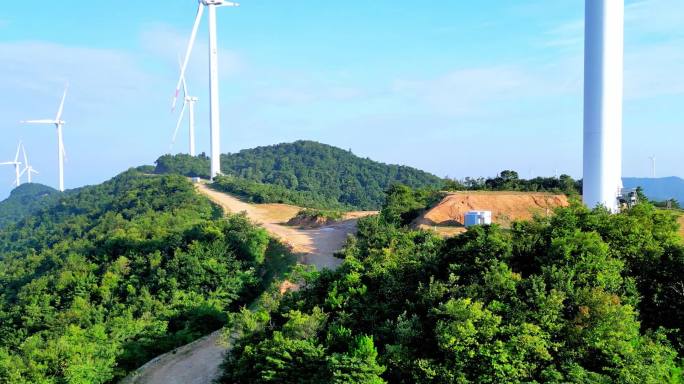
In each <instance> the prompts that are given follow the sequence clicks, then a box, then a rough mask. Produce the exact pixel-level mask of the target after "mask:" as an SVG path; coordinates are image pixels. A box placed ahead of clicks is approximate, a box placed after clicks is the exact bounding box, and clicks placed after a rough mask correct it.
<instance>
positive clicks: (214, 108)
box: [172, 0, 240, 179]
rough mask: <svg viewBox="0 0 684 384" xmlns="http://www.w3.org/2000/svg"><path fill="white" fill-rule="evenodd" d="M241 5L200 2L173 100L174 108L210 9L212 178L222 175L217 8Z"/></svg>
mask: <svg viewBox="0 0 684 384" xmlns="http://www.w3.org/2000/svg"><path fill="white" fill-rule="evenodd" d="M238 6H240V4H238V3H234V2H231V1H224V0H199V8H197V16H195V24H194V25H193V27H192V32H191V34H190V41H189V42H188V48H187V50H186V52H185V59H184V60H183V65H182V66H181V73H180V78H179V79H178V84H177V85H176V94H175V96H174V98H173V103H172V108H175V107H176V102H177V100H178V94H179V93H180V89H181V85H182V83H183V79H184V77H185V70H186V69H187V67H188V61H189V59H190V54H191V53H192V48H193V46H194V45H195V39H196V38H197V29H198V28H199V24H200V22H201V21H202V15H203V14H204V7H207V8H208V9H209V113H210V125H211V174H210V175H211V178H212V179H213V178H214V177H216V176H218V175H220V174H221V118H220V115H219V107H220V106H219V76H218V71H219V67H218V42H217V40H216V7H238Z"/></svg>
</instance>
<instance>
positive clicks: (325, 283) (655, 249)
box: [223, 187, 684, 383]
mask: <svg viewBox="0 0 684 384" xmlns="http://www.w3.org/2000/svg"><path fill="white" fill-rule="evenodd" d="M422 204H423V203H422V202H421V199H420V193H417V192H414V191H411V190H410V189H406V188H403V187H395V188H393V189H392V191H391V193H390V195H389V196H388V202H387V203H386V204H385V209H384V210H383V212H382V213H381V215H380V216H375V217H368V218H364V219H362V220H360V222H359V231H358V234H357V236H356V237H355V238H352V239H350V240H349V242H348V243H347V246H346V248H345V250H344V251H343V253H344V256H345V262H344V264H343V265H342V266H341V267H340V268H339V269H338V270H337V271H327V270H326V271H323V272H320V273H316V274H314V275H312V276H307V277H306V280H305V281H304V284H305V287H306V288H304V289H302V290H300V291H298V292H293V293H290V294H288V295H286V296H285V297H284V298H283V299H282V300H281V301H280V302H279V303H273V302H269V303H270V304H269V306H268V307H269V308H268V310H261V311H259V312H258V314H259V315H258V316H259V320H257V321H254V319H255V315H254V314H247V313H246V312H244V313H242V314H239V315H237V316H236V317H235V318H234V319H233V321H234V323H235V324H240V323H242V324H245V323H247V320H251V323H250V324H251V327H249V329H247V328H246V327H241V328H240V329H241V330H242V331H241V334H242V335H243V337H242V338H241V339H240V340H239V341H238V342H237V343H236V345H235V346H234V349H233V353H232V354H231V356H229V357H228V358H227V360H226V366H225V377H224V378H223V382H225V383H234V382H254V383H270V382H299V383H327V382H336V381H335V380H338V379H339V380H340V381H338V382H345V383H352V382H367V383H381V382H383V381H386V382H391V383H468V382H478V383H503V382H506V383H522V382H527V383H531V382H550V383H563V382H578V383H681V382H682V376H681V375H682V366H681V360H679V359H680V358H681V354H680V353H681V352H682V351H683V350H684V348H682V347H683V345H682V329H684V313H682V308H684V295H682V294H681V293H682V291H681V287H682V286H684V285H683V283H684V280H682V279H683V278H682V276H684V269H683V268H684V246H682V243H681V240H680V239H679V238H678V237H677V234H676V231H677V225H676V222H675V221H674V220H675V219H674V216H673V215H671V214H670V213H668V212H663V211H660V210H657V209H655V208H653V207H652V206H650V205H648V204H641V205H638V206H636V207H634V208H632V209H631V210H629V211H627V212H625V213H622V214H618V215H611V214H609V213H608V212H606V211H604V210H601V209H596V210H593V211H590V210H588V209H586V208H584V207H583V206H581V205H579V204H577V205H573V206H571V207H567V208H560V209H558V211H557V212H556V215H555V216H553V217H549V218H537V219H535V220H533V221H529V222H520V223H515V224H514V225H513V227H512V228H511V229H510V230H503V229H501V228H500V227H498V226H477V227H473V228H471V229H470V230H469V231H468V232H467V233H465V234H463V235H459V236H457V237H454V238H449V239H442V238H439V237H437V236H435V235H433V234H431V233H429V232H424V231H415V230H411V229H410V228H407V227H402V226H401V224H402V223H403V222H405V221H406V219H405V218H403V217H402V215H403V214H406V213H408V212H410V211H411V210H412V209H413V208H412V207H413V206H414V205H415V206H416V207H418V206H420V205H422ZM402 207H403V209H402ZM241 318H244V319H246V320H240V319H241ZM668 339H669V340H668ZM678 351H679V352H678ZM298 372H303V374H301V375H297V373H298ZM281 378H288V380H290V379H291V380H292V381H288V380H283V381H280V380H281Z"/></svg>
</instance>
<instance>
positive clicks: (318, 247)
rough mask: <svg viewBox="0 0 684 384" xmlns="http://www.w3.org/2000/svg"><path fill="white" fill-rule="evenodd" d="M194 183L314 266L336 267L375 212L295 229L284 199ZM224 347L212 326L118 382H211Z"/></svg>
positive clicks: (292, 209) (290, 208)
mask: <svg viewBox="0 0 684 384" xmlns="http://www.w3.org/2000/svg"><path fill="white" fill-rule="evenodd" d="M197 189H198V191H199V192H200V193H202V194H204V195H206V196H207V197H209V199H211V200H212V201H213V202H215V203H216V204H219V205H220V206H221V207H223V209H224V210H225V211H226V212H232V213H240V212H245V214H246V215H247V217H249V218H250V219H251V220H252V221H253V222H254V223H256V224H258V225H260V226H262V227H263V228H265V229H266V230H267V231H268V232H269V233H270V234H271V235H272V236H274V237H276V238H278V239H280V240H281V241H282V242H283V243H284V244H287V245H289V246H290V248H291V249H292V251H293V252H294V253H296V254H298V256H299V262H300V263H302V264H311V265H315V266H316V267H317V268H318V269H323V268H336V267H337V266H339V265H340V264H341V262H342V260H340V259H338V258H336V257H334V256H333V255H334V253H335V252H337V251H339V250H340V249H341V248H342V246H343V245H344V242H345V241H346V239H347V236H348V235H349V234H351V233H354V232H355V231H356V222H357V220H358V219H359V218H360V217H363V216H368V215H372V214H376V213H377V212H350V213H348V214H347V215H346V216H345V220H343V221H341V222H338V223H335V224H331V225H327V226H323V227H321V228H316V229H306V230H305V229H299V228H295V227H289V226H286V225H283V224H284V223H286V222H287V221H288V220H290V219H291V218H293V217H294V216H296V215H297V212H299V211H300V208H299V207H295V206H292V205H285V204H260V205H254V204H248V203H245V202H243V201H241V200H239V199H237V198H235V197H233V196H231V195H228V194H225V193H222V192H217V191H214V190H213V189H210V188H208V187H207V186H206V185H204V184H198V185H197ZM226 350H227V348H226V346H225V345H224V343H221V331H216V332H214V333H212V334H211V335H208V336H206V337H204V338H202V339H199V340H197V341H194V342H192V343H190V344H187V345H185V346H183V347H180V348H178V349H176V350H175V351H173V352H169V353H167V354H164V355H161V356H159V357H157V358H155V359H154V360H152V361H150V362H148V363H147V364H145V365H144V366H142V367H141V368H140V369H138V370H137V371H136V372H135V373H134V374H132V375H131V376H129V377H127V378H126V379H124V380H123V381H122V382H121V383H122V384H210V383H211V382H212V380H213V379H214V378H216V377H217V375H218V373H219V366H220V364H221V363H222V362H223V355H224V353H225V352H226Z"/></svg>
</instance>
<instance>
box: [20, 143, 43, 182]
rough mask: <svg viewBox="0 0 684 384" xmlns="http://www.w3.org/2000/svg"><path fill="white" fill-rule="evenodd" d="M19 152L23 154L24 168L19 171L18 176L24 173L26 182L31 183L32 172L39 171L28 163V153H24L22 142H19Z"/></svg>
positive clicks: (24, 148) (24, 147)
mask: <svg viewBox="0 0 684 384" xmlns="http://www.w3.org/2000/svg"><path fill="white" fill-rule="evenodd" d="M21 152H22V153H23V154H24V170H23V171H21V174H19V176H20V177H21V176H24V173H25V174H26V178H27V179H28V183H29V184H31V183H32V182H33V181H32V180H31V175H32V174H34V173H35V174H39V173H40V172H38V171H36V170H35V169H34V168H33V166H32V165H31V164H29V161H28V155H27V154H26V146H24V144H23V143H22V144H21Z"/></svg>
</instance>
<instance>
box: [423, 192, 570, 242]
mask: <svg viewBox="0 0 684 384" xmlns="http://www.w3.org/2000/svg"><path fill="white" fill-rule="evenodd" d="M567 205H568V198H567V196H565V195H554V194H548V193H523V192H455V193H450V194H448V195H447V196H446V197H445V198H444V199H442V201H441V202H440V203H439V204H437V205H436V206H435V207H434V208H432V209H429V210H428V211H427V212H425V214H423V215H422V216H420V217H419V218H418V219H416V221H414V225H415V226H416V227H419V228H424V229H433V230H436V231H437V232H439V233H442V234H444V235H453V234H457V233H460V232H463V231H464V230H465V229H463V222H464V216H465V214H466V213H467V212H468V211H473V210H475V211H491V212H492V221H493V222H494V223H496V224H501V225H502V226H509V225H510V224H511V223H512V222H513V221H516V220H527V219H531V218H532V217H533V216H534V215H548V214H550V213H551V212H552V211H553V209H554V208H557V207H563V206H567Z"/></svg>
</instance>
